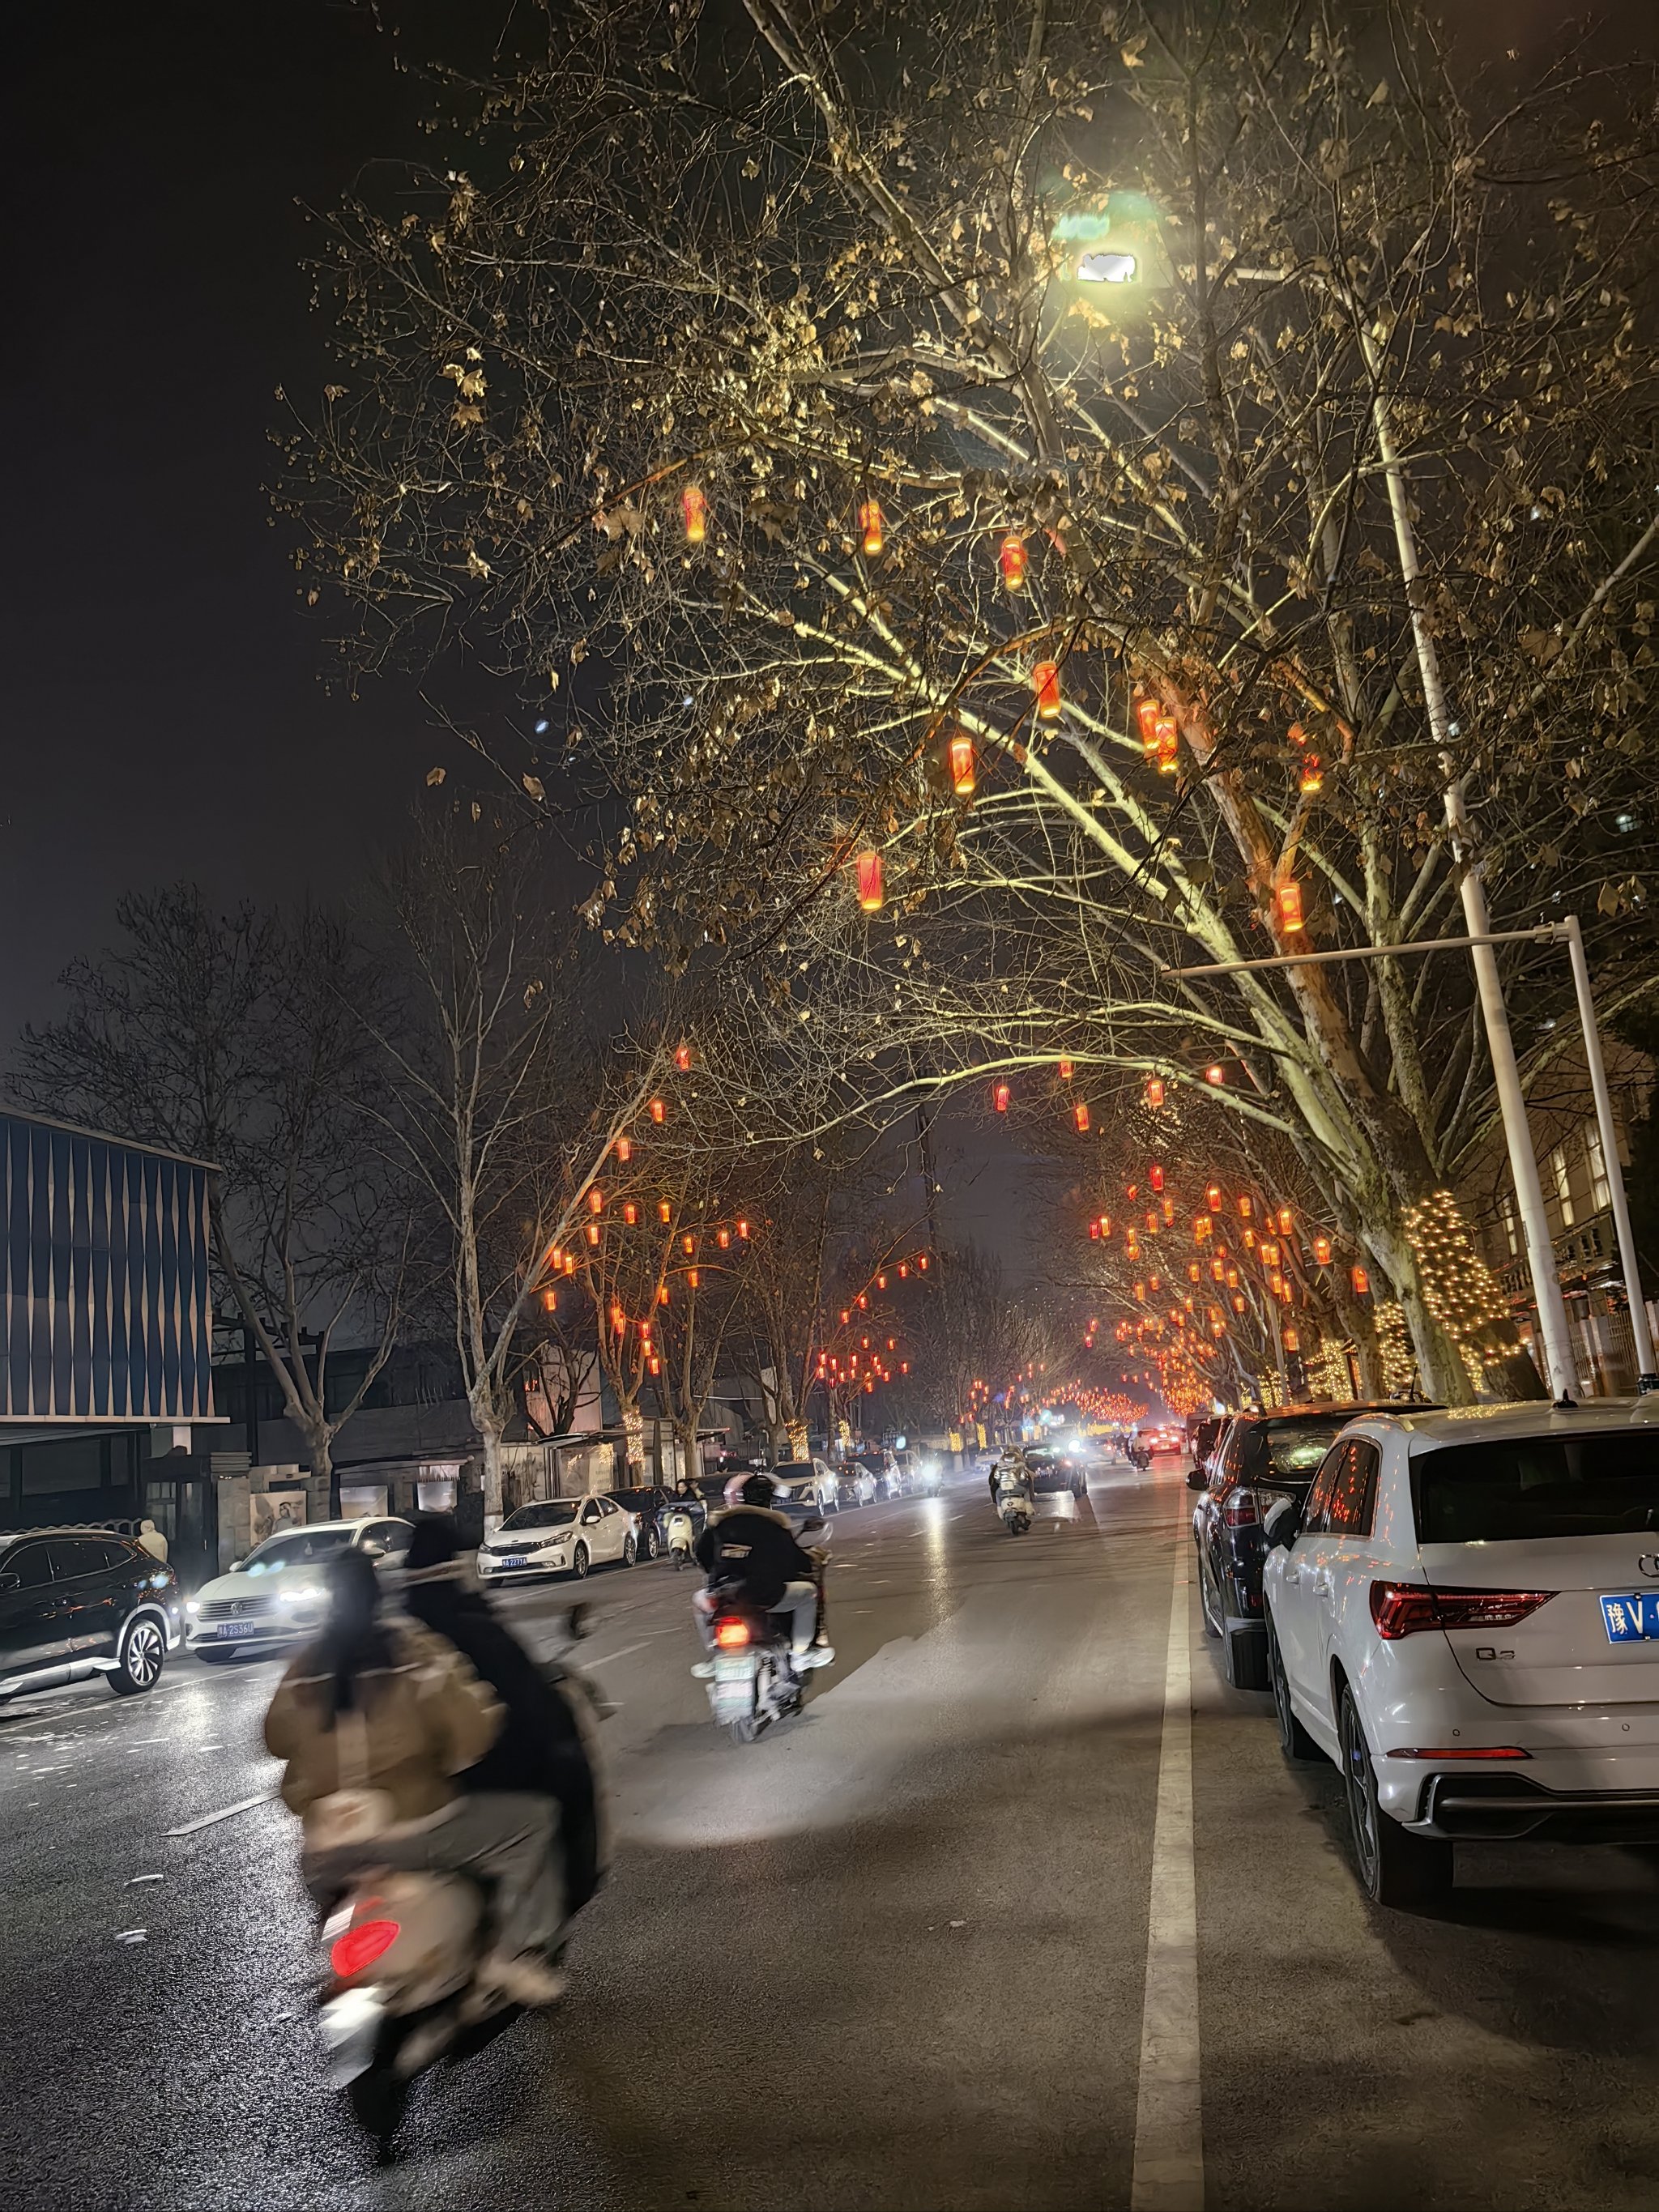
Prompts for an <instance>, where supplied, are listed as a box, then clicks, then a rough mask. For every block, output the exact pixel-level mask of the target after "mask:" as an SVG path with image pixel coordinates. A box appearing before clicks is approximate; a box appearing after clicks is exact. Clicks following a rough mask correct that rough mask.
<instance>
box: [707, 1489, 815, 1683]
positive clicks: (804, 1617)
mask: <svg viewBox="0 0 1659 2212" xmlns="http://www.w3.org/2000/svg"><path fill="white" fill-rule="evenodd" d="M737 1489H738V1500H739V1502H738V1503H737V1504H734V1505H733V1506H732V1509H731V1510H730V1511H729V1512H726V1513H722V1514H721V1515H720V1517H719V1519H718V1520H714V1521H711V1522H709V1523H708V1527H707V1528H705V1529H704V1530H703V1532H702V1535H701V1536H699V1537H698V1539H697V1541H696V1550H695V1553H694V1554H693V1556H694V1557H695V1558H696V1562H697V1565H699V1566H700V1567H701V1568H702V1571H703V1572H704V1574H705V1575H707V1577H708V1581H707V1583H705V1584H704V1586H703V1588H702V1589H700V1590H699V1591H698V1592H697V1594H696V1597H695V1598H693V1600H692V1601H691V1602H692V1606H693V1607H694V1609H695V1611H696V1617H697V1630H698V1633H699V1634H700V1635H701V1636H702V1646H703V1650H705V1651H706V1652H709V1653H711V1654H712V1652H713V1650H714V1615H715V1613H717V1612H718V1611H719V1610H720V1601H721V1599H722V1597H741V1598H744V1599H747V1600H748V1601H749V1602H750V1604H751V1605H753V1606H756V1607H758V1608H759V1609H760V1610H762V1611H763V1612H766V1613H787V1614H788V1616H789V1621H790V1632H789V1650H790V1654H791V1656H792V1657H793V1660H794V1662H795V1665H796V1666H797V1667H798V1668H806V1667H827V1666H829V1663H830V1662H831V1660H833V1659H834V1657H835V1656H836V1655H835V1652H834V1650H832V1649H831V1647H830V1645H829V1644H827V1643H814V1641H813V1638H814V1635H815V1633H816V1632H817V1618H818V1605H819V1599H818V1570H817V1562H816V1561H815V1560H814V1559H813V1558H812V1556H811V1553H808V1552H805V1551H803V1550H802V1549H801V1547H800V1545H799V1543H798V1542H797V1541H796V1538H795V1532H794V1529H793V1528H792V1527H791V1525H790V1523H789V1522H788V1521H787V1520H786V1519H785V1517H784V1516H783V1515H782V1514H781V1513H775V1512H774V1511H773V1510H772V1498H773V1496H774V1493H775V1484H774V1483H773V1480H772V1478H771V1477H770V1475H769V1474H759V1473H757V1474H751V1475H750V1476H748V1477H747V1478H746V1480H744V1481H743V1482H742V1483H741V1484H739V1485H738V1486H737ZM713 1664H714V1662H713V1660H712V1658H709V1659H705V1660H704V1661H702V1663H701V1664H700V1665H698V1666H696V1667H694V1668H692V1670H691V1671H692V1673H693V1674H698V1675H705V1676H706V1675H708V1674H710V1673H711V1672H712V1671H713Z"/></svg>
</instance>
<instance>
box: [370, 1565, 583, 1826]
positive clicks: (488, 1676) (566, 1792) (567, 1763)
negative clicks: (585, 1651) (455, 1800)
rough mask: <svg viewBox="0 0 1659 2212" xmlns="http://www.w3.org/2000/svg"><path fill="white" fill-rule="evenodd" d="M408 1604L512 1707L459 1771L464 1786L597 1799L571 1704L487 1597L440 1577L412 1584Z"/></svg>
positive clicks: (565, 1799) (567, 1798) (562, 1798)
mask: <svg viewBox="0 0 1659 2212" xmlns="http://www.w3.org/2000/svg"><path fill="white" fill-rule="evenodd" d="M404 1604H405V1605H406V1606H407V1607H408V1608H409V1610H410V1613H413V1614H414V1616H415V1618H416V1620H420V1621H423V1622H424V1623H425V1624H426V1626H428V1628H429V1629H431V1630H432V1631H433V1632H434V1634H435V1635H438V1636H441V1637H444V1638H447V1641H448V1642H450V1643H451V1644H453V1645H454V1646H455V1648H456V1650H458V1651H459V1652H461V1653H462V1654H463V1655H464V1656H465V1657H466V1658H467V1659H470V1660H471V1662H472V1665H473V1668H474V1669H475V1670H476V1671H477V1674H479V1675H480V1676H481V1677H482V1678H483V1680H484V1681H486V1682H488V1683H489V1686H490V1687H491V1689H493V1690H494V1691H495V1694H496V1696H497V1697H498V1698H499V1699H501V1703H502V1704H503V1705H505V1706H506V1708H507V1719H506V1721H505V1722H504V1723H503V1724H502V1728H501V1734H500V1735H498V1736H497V1737H496V1739H495V1742H494V1743H493V1744H492V1745H491V1746H490V1747H489V1750H488V1751H487V1752H486V1753H484V1755H483V1758H482V1759H480V1760H479V1761H478V1763H477V1765H476V1766H471V1767H469V1768H468V1769H467V1771H466V1772H465V1774H464V1775H463V1776H461V1778H460V1781H461V1785H462V1787H463V1788H464V1789H466V1790H531V1791H533V1792H535V1793H536V1794H537V1795H538V1796H544V1797H556V1798H558V1799H559V1800H560V1801H561V1802H568V1801H571V1800H581V1799H584V1798H585V1799H586V1802H588V1803H590V1804H591V1803H592V1796H593V1778H592V1773H591V1771H590V1770H589V1768H588V1764H587V1753H586V1749H585V1747H584V1746H583V1743H582V1740H581V1735H580V1730H579V1729H578V1728H577V1726H576V1723H575V1720H574V1717H573V1716H572V1714H571V1711H570V1708H569V1706H568V1705H567V1704H566V1703H565V1701H564V1699H563V1698H562V1696H561V1695H560V1694H559V1692H557V1691H556V1689H554V1688H553V1687H552V1686H550V1684H549V1683H548V1681H547V1680H545V1679H544V1676H543V1674H542V1672H541V1669H540V1668H538V1666H537V1664H536V1662H535V1661H534V1660H533V1659H532V1657H531V1656H530V1654H529V1652H528V1651H526V1650H525V1648H524V1646H523V1644H520V1641H519V1639H518V1638H517V1637H516V1636H514V1635H513V1634H512V1633H511V1632H509V1631H508V1630H507V1629H506V1628H505V1627H503V1626H502V1625H501V1622H500V1621H499V1620H497V1619H496V1617H495V1614H494V1613H492V1612H491V1611H490V1608H489V1604H488V1602H487V1601H486V1600H485V1599H484V1598H483V1596H481V1595H479V1594H478V1593H477V1591H473V1590H467V1589H461V1588H460V1587H459V1585H458V1584H457V1583H453V1582H451V1581H435V1582H429V1583H411V1584H410V1587H409V1588H408V1589H407V1590H406V1591H405V1592H404Z"/></svg>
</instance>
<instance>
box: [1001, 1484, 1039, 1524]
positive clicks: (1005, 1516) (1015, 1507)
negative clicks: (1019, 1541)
mask: <svg viewBox="0 0 1659 2212" xmlns="http://www.w3.org/2000/svg"><path fill="white" fill-rule="evenodd" d="M997 1511H998V1512H999V1513H1000V1515H1001V1516H1002V1525H1003V1527H1004V1528H1006V1530H1007V1531H1008V1534H1010V1535H1011V1536H1024V1534H1026V1533H1027V1531H1028V1530H1029V1529H1030V1526H1031V1495H1030V1492H1029V1491H1028V1490H1025V1489H1024V1488H1022V1487H1021V1486H1019V1485H1018V1484H1017V1483H1008V1484H1006V1485H1003V1486H1000V1488H999V1489H998V1491H997Z"/></svg>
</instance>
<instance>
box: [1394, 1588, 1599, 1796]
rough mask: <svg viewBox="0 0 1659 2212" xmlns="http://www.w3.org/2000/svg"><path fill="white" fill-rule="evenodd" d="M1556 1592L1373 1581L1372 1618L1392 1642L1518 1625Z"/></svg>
mask: <svg viewBox="0 0 1659 2212" xmlns="http://www.w3.org/2000/svg"><path fill="white" fill-rule="evenodd" d="M1554 1595H1555V1592H1554V1591H1553V1590H1480V1589H1430V1588H1429V1587H1428V1585H1427V1583H1372V1584H1371V1619H1372V1620H1374V1621H1375V1622H1376V1632H1377V1634H1378V1635H1379V1636H1381V1637H1383V1638H1385V1639H1386V1640H1387V1641H1388V1642H1389V1643H1394V1642H1396V1641H1397V1640H1398V1639H1399V1638H1401V1637H1402V1636H1415V1635H1417V1634H1418V1633H1419V1631H1420V1630H1423V1629H1425V1628H1513V1627H1514V1626H1515V1625H1516V1621H1518V1620H1525V1619H1526V1618H1527V1615H1528V1613H1536V1612H1537V1610H1538V1608H1539V1607H1540V1606H1541V1605H1547V1604H1548V1603H1549V1601H1550V1600H1551V1599H1552V1598H1553V1596H1554ZM1401 1755H1402V1756H1403V1754H1401Z"/></svg>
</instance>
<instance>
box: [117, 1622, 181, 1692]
mask: <svg viewBox="0 0 1659 2212" xmlns="http://www.w3.org/2000/svg"><path fill="white" fill-rule="evenodd" d="M166 1664H167V1638H166V1637H165V1636H163V1635H162V1633H161V1626H160V1624H159V1623H158V1622H156V1621H155V1620H152V1619H151V1617H150V1615H149V1613H141V1614H140V1615H139V1617H138V1619H137V1620H132V1621H129V1622H128V1624H127V1632H126V1634H125V1636H124V1637H123V1638H121V1650H120V1656H119V1657H118V1659H117V1660H116V1662H115V1669H114V1672H113V1673H112V1674H111V1676H110V1678H109V1686H110V1687H111V1689H112V1690H113V1691H114V1692H115V1694H116V1696H117V1697H118V1698H140V1697H142V1696H143V1693H144V1692H145V1691H146V1690H153V1689H154V1688H155V1685H156V1684H157V1683H158V1682H159V1681H160V1680H161V1669H162V1668H163V1667H164V1666H165V1665H166Z"/></svg>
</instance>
